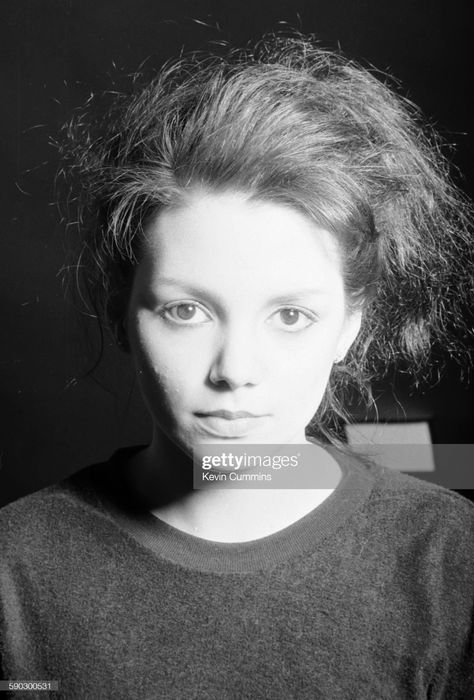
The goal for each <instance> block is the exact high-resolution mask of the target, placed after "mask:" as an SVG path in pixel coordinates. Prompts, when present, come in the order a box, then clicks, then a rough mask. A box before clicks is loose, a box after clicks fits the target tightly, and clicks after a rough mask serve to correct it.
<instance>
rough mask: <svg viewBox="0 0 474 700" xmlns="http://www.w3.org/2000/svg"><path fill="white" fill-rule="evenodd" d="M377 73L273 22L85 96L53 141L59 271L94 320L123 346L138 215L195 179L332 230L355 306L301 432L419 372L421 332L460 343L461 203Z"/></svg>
mask: <svg viewBox="0 0 474 700" xmlns="http://www.w3.org/2000/svg"><path fill="white" fill-rule="evenodd" d="M377 75H378V74H376V73H375V71H373V70H368V69H365V68H363V67H361V66H359V65H357V64H356V63H354V62H353V61H350V60H347V59H346V58H344V57H343V56H342V55H341V54H340V53H338V52H332V51H327V50H324V49H322V48H320V47H319V45H318V43H317V41H315V39H314V38H313V37H311V36H300V35H293V36H290V37H288V36H279V35H277V36H274V35H272V36H270V37H265V38H264V39H263V40H262V41H261V42H259V43H258V44H257V45H256V46H254V47H252V48H249V49H244V50H229V51H228V52H227V53H226V54H225V55H220V56H216V55H211V56H209V55H203V54H192V55H189V56H187V57H184V58H183V57H181V58H180V59H179V60H175V61H170V62H168V63H166V64H165V65H164V66H163V68H162V69H161V70H160V71H159V74H158V75H157V76H156V77H155V78H154V79H153V80H152V81H151V82H149V83H147V84H145V85H140V80H135V81H134V82H133V85H132V87H131V90H130V92H129V94H119V95H115V96H114V97H113V100H112V104H111V105H110V108H109V109H108V110H107V112H106V114H103V115H102V117H101V118H100V119H98V118H97V117H96V115H95V114H94V105H93V104H92V106H91V105H89V106H88V107H87V108H85V109H84V110H83V111H80V112H78V113H77V114H76V116H75V117H74V119H73V120H72V122H71V123H70V124H68V125H67V129H66V136H67V138H66V139H64V141H63V151H62V155H63V162H64V169H63V171H64V172H65V173H66V174H67V176H68V181H69V182H70V183H71V191H72V196H70V197H69V203H70V204H71V203H72V205H73V206H74V207H75V206H77V209H78V211H77V212H76V213H75V216H73V218H74V220H75V221H77V225H76V227H75V228H74V235H75V238H76V239H77V245H76V254H75V256H76V257H75V260H74V261H73V263H72V266H71V265H69V266H67V269H68V270H69V271H71V270H72V273H73V275H74V278H75V280H76V281H78V284H79V292H80V295H81V297H82V298H84V297H85V296H87V299H88V303H89V304H90V308H92V310H93V313H94V314H95V315H96V317H97V319H98V320H99V323H100V324H101V327H107V328H108V329H109V330H111V332H112V333H113V336H114V338H115V339H116V341H117V343H118V344H119V345H120V346H121V347H122V348H124V349H127V347H128V344H127V338H126V333H125V330H124V317H125V314H126V309H127V302H128V298H129V293H130V289H131V284H132V280H133V272H134V268H135V266H136V265H137V262H138V260H139V251H140V241H141V238H142V235H143V231H144V226H145V225H146V222H147V221H148V220H149V218H150V216H151V215H153V214H155V213H156V212H157V211H159V210H160V208H162V207H170V206H173V205H175V204H177V203H179V202H180V201H182V200H183V197H184V196H185V195H186V193H187V192H189V191H190V190H192V189H195V188H205V189H207V190H209V191H212V192H219V191H225V190H233V191H238V192H242V193H245V194H248V195H249V196H251V197H254V198H257V199H260V200H265V201H272V202H278V203H282V204H285V205H288V206H290V207H293V208H294V209H296V210H298V211H299V212H302V213H303V214H304V215H306V216H307V217H308V218H309V219H310V220H312V221H314V222H315V223H316V224H318V225H319V226H322V227H324V228H326V229H328V230H329V231H330V232H332V233H333V235H334V236H335V237H336V239H337V241H338V243H339V247H340V251H341V256H342V261H343V270H344V278H345V288H346V295H347V300H348V303H349V305H351V306H352V307H353V308H362V310H363V323H362V328H361V332H360V334H359V336H358V338H357V340H356V342H355V343H354V345H353V346H352V348H351V350H350V352H349V353H348V355H347V357H346V359H345V361H344V363H340V364H335V365H334V368H333V372H332V375H331V379H330V382H329V386H328V388H327V391H326V395H325V398H324V400H323V402H322V405H321V407H320V409H319V410H318V414H317V415H316V417H315V420H314V425H313V432H315V433H316V434H319V435H321V436H325V437H326V438H327V437H329V439H331V435H332V432H331V426H332V425H333V424H334V422H337V420H338V419H340V418H341V417H343V416H344V410H343V406H344V392H345V390H346V389H347V387H348V386H349V385H350V384H351V383H352V384H355V385H356V386H357V387H358V388H359V390H362V391H363V392H364V391H365V392H367V390H368V387H369V386H370V381H371V379H373V378H374V377H375V376H378V375H380V374H381V373H383V371H384V369H385V368H387V367H389V366H391V365H392V364H393V363H394V362H395V361H400V360H401V361H402V362H403V363H404V366H405V367H409V368H410V371H411V372H412V373H413V375H414V376H419V375H420V373H423V372H424V371H425V370H426V368H427V367H428V358H429V349H430V347H431V346H432V345H433V343H438V344H440V345H441V346H442V347H443V348H444V349H445V350H447V351H448V352H449V353H450V354H452V355H457V356H461V355H462V353H463V342H462V339H463V337H466V333H467V331H468V329H467V322H466V321H465V318H466V316H465V313H463V304H464V303H465V302H466V300H470V299H472V266H471V263H472V257H471V247H472V246H471V235H470V230H471V229H470V223H469V222H470V220H471V209H470V206H469V204H468V203H467V202H466V200H465V198H464V197H463V195H462V194H461V193H460V192H459V191H458V190H457V189H456V187H455V186H454V185H453V184H452V182H451V180H450V178H449V176H448V166H447V162H446V160H445V158H444V156H443V155H442V153H441V148H440V140H439V138H438V137H437V136H436V135H435V134H434V133H433V131H432V130H431V129H430V128H427V126H426V125H424V124H423V123H422V120H421V118H420V115H419V112H418V110H417V108H416V107H415V106H414V105H412V104H411V103H410V102H409V101H408V100H405V99H404V98H402V97H400V96H399V95H398V94H397V91H396V90H395V89H393V88H391V87H389V86H388V84H387V82H388V79H386V77H384V76H382V78H379V77H377ZM453 328H456V334H453V333H452V330H453ZM367 396H370V393H367Z"/></svg>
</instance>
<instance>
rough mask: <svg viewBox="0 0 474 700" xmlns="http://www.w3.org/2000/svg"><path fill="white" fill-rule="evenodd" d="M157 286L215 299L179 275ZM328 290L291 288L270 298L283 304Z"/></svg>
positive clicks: (164, 278)
mask: <svg viewBox="0 0 474 700" xmlns="http://www.w3.org/2000/svg"><path fill="white" fill-rule="evenodd" d="M156 286H173V287H179V288H180V289H182V290H183V291H185V292H187V293H189V294H196V295H198V296H201V297H203V298H206V299H214V295H213V294H212V292H210V291H209V290H207V289H203V288H202V287H198V286H195V285H190V284H188V283H187V282H185V281H184V280H180V279H178V278H177V277H161V278H158V280H157V281H156ZM326 295H327V291H326V290H324V289H318V288H314V287H311V288H309V287H307V288H303V289H296V290H295V289H292V290H289V291H288V292H287V293H283V294H279V295H278V296H277V297H273V298H272V299H271V300H270V303H272V304H283V303H285V302H289V301H290V300H291V299H299V298H301V297H307V296H318V297H321V296H326Z"/></svg>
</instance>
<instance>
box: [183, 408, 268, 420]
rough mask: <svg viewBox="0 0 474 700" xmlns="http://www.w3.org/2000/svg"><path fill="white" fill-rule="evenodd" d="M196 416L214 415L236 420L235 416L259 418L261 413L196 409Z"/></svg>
mask: <svg viewBox="0 0 474 700" xmlns="http://www.w3.org/2000/svg"><path fill="white" fill-rule="evenodd" d="M196 415H198V416H215V417H216V418H225V419H226V420H236V419H237V418H260V417H261V416H262V414H260V415H259V414H256V413H249V412H248V411H223V410H221V411H198V412H197V414H196Z"/></svg>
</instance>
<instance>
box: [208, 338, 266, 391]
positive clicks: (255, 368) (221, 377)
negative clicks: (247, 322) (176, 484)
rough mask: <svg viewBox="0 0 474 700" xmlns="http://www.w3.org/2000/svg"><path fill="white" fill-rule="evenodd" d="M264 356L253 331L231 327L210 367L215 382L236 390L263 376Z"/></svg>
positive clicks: (210, 378) (256, 382) (217, 384)
mask: <svg viewBox="0 0 474 700" xmlns="http://www.w3.org/2000/svg"><path fill="white" fill-rule="evenodd" d="M261 372H262V358H261V355H260V351H259V347H258V338H257V337H256V335H255V333H254V332H252V331H249V330H247V331H244V330H243V329H233V330H228V331H227V332H226V333H225V334H223V336H222V338H221V341H220V343H219V346H218V348H217V352H216V354H215V357H214V360H213V362H212V364H211V367H210V371H209V380H210V382H211V383H212V384H213V385H214V386H219V387H222V388H229V389H232V390H235V389H237V388H239V387H242V386H255V385H256V384H258V383H259V382H260V380H261Z"/></svg>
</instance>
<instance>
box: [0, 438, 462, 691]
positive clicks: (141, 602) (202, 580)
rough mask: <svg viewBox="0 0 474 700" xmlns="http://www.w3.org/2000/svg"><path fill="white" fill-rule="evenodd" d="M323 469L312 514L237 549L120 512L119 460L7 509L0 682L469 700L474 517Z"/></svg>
mask: <svg viewBox="0 0 474 700" xmlns="http://www.w3.org/2000/svg"><path fill="white" fill-rule="evenodd" d="M338 459H339V462H340V466H341V469H342V471H343V478H342V480H341V482H340V483H339V485H338V487H337V488H336V490H335V491H334V493H333V494H332V495H331V496H330V497H329V498H328V499H326V501H324V502H323V503H322V504H321V505H320V506H319V507H318V508H316V509H315V510H314V511H312V512H311V513H309V514H308V515H307V516H305V517H304V518H302V519H301V520H299V521H298V522H296V523H294V524H293V525H291V526H290V527H287V528H285V529H283V530H281V531H279V532H277V533H276V534H273V535H271V536H268V537H264V538H262V539H259V540H255V541H253V542H245V543H237V544H228V543H215V542H210V541H207V540H203V539H200V538H197V537H193V536H191V535H188V534H184V533H183V532H181V531H179V530H176V529H175V528H172V527H171V526H169V525H166V524H165V523H163V522H162V521H160V520H158V519H157V518H155V517H154V516H153V515H151V514H150V513H148V512H146V511H144V512H140V511H139V510H132V509H130V508H127V507H126V502H127V494H126V488H122V486H121V485H122V480H121V471H122V469H123V463H124V460H123V451H120V452H118V453H116V455H115V456H114V458H112V460H110V461H109V462H107V463H104V464H103V465H96V466H95V467H92V468H91V467H89V468H87V469H85V470H82V472H79V473H78V474H76V475H75V476H74V477H72V478H70V479H68V480H65V481H64V482H62V483H61V484H59V485H56V486H53V487H49V488H47V489H44V490H42V491H40V492H38V493H36V494H33V495H30V496H27V497H25V498H23V499H20V500H19V501H17V502H15V503H12V504H10V505H8V506H7V507H5V508H4V509H2V511H1V512H0V551H1V560H0V606H1V608H0V643H1V647H0V648H1V659H2V666H3V674H4V677H6V678H8V679H16V680H26V679H30V680H33V679H34V680H58V681H59V684H60V692H59V693H58V694H52V697H53V696H54V697H65V698H84V699H87V700H95V699H96V698H114V699H115V698H117V699H118V698H124V699H125V698H126V699H127V700H130V699H134V698H137V699H140V700H142V699H143V698H162V699H163V700H173V699H179V700H190V699H191V698H199V699H200V700H202V699H205V698H212V699H215V700H224V699H226V698H235V699H236V700H237V699H239V700H240V699H241V698H248V699H249V700H250V699H252V700H258V699H260V698H269V699H271V700H278V699H280V698H281V699H282V700H288V699H289V698H311V699H314V698H323V699H326V698H328V699H332V698H334V699H336V698H337V699H338V700H343V699H345V698H351V699H357V698H360V699H361V700H379V699H382V698H387V699H389V700H395V699H397V698H400V699H403V700H409V699H410V698H430V699H431V700H434V699H435V698H448V699H451V698H466V699H469V700H472V699H473V698H474V669H473V649H472V645H473V636H472V630H473V623H472V608H473V600H474V542H473V530H474V506H473V505H472V504H471V503H470V502H469V501H467V500H466V499H464V498H462V497H461V496H458V495H457V494H453V493H451V492H449V491H447V490H445V489H442V488H440V487H436V486H432V485H428V484H426V483H424V482H422V481H419V480H417V479H414V478H411V477H408V476H405V475H401V474H399V473H394V472H391V471H389V470H385V469H381V468H379V467H376V466H367V465H363V464H361V463H359V462H357V461H353V460H351V461H350V462H349V461H348V459H347V458H344V457H341V458H339V457H338ZM46 695H47V694H46V693H43V694H42V695H41V697H43V698H44V697H46ZM15 697H23V696H22V695H21V694H18V695H16V696H15ZM24 697H28V698H32V697H35V695H34V693H26V694H25V695H24ZM38 697H39V696H38Z"/></svg>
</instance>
